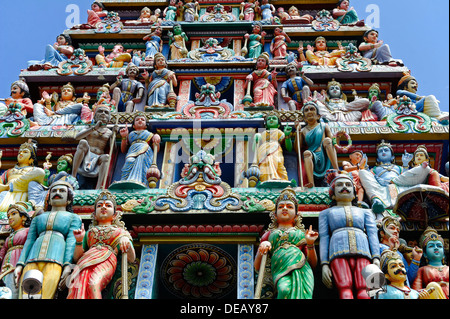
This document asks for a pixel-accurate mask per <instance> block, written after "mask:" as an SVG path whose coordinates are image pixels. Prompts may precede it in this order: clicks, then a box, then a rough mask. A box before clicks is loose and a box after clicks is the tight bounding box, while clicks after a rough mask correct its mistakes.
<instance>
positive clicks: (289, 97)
mask: <svg viewBox="0 0 450 319" xmlns="http://www.w3.org/2000/svg"><path fill="white" fill-rule="evenodd" d="M299 73H300V74H299ZM286 75H287V76H288V79H287V80H286V81H285V82H283V84H282V85H281V90H280V93H281V97H282V98H283V100H284V101H285V102H286V103H287V104H288V107H289V110H291V111H295V110H299V109H301V108H302V106H303V104H304V103H305V101H306V100H308V99H309V98H310V95H311V90H310V86H311V85H313V84H314V82H313V81H312V80H311V79H310V78H308V77H307V76H306V75H305V73H304V72H303V71H302V64H301V63H297V62H296V61H292V62H290V63H288V65H286Z"/></svg>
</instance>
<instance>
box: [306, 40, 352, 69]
mask: <svg viewBox="0 0 450 319" xmlns="http://www.w3.org/2000/svg"><path fill="white" fill-rule="evenodd" d="M314 45H315V46H311V45H308V46H307V47H306V52H305V53H303V42H301V43H300V46H299V54H300V56H299V58H300V61H307V62H309V64H311V65H316V66H323V67H335V66H336V60H337V59H338V58H340V57H341V56H342V55H343V54H345V52H346V50H345V48H344V47H343V46H342V45H341V43H340V42H338V46H339V47H338V49H337V50H333V51H331V52H329V51H328V50H327V40H326V39H325V38H324V37H322V36H320V37H317V38H316V40H315V41H314Z"/></svg>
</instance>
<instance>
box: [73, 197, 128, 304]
mask: <svg viewBox="0 0 450 319" xmlns="http://www.w3.org/2000/svg"><path fill="white" fill-rule="evenodd" d="M116 207H117V205H116V199H115V196H114V195H113V194H111V193H110V192H109V191H102V192H101V193H100V194H99V195H98V197H97V199H96V201H95V203H94V213H93V214H92V223H91V225H90V227H89V229H88V231H87V232H86V231H85V230H84V226H83V224H82V225H81V228H79V229H76V230H74V231H73V235H74V237H75V240H76V244H75V250H74V252H73V259H74V262H76V266H75V268H74V271H73V273H72V275H71V276H70V283H69V293H68V295H67V299H102V291H103V290H104V289H105V288H106V286H107V285H108V284H109V283H110V282H111V280H112V278H113V277H114V273H115V271H116V269H117V264H118V260H119V252H120V253H121V256H120V258H127V259H128V262H130V263H132V262H134V260H135V259H136V253H135V251H134V247H133V240H132V238H131V235H130V234H129V233H128V231H127V230H126V228H125V224H124V223H123V222H122V221H121V220H120V217H121V215H122V213H121V212H120V211H118V210H117V209H116Z"/></svg>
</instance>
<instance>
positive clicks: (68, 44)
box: [28, 34, 74, 71]
mask: <svg viewBox="0 0 450 319" xmlns="http://www.w3.org/2000/svg"><path fill="white" fill-rule="evenodd" d="M73 52H74V48H73V46H72V40H71V39H70V36H69V35H66V34H60V35H58V36H57V37H56V42H55V43H54V44H53V45H50V44H49V45H47V47H46V48H45V58H44V59H43V60H39V61H34V60H33V61H28V70H30V71H37V70H41V69H44V70H50V69H52V68H56V67H58V64H59V63H60V62H62V61H67V60H68V59H70V57H71V56H72V54H73Z"/></svg>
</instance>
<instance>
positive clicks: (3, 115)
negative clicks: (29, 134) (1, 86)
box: [0, 80, 33, 121]
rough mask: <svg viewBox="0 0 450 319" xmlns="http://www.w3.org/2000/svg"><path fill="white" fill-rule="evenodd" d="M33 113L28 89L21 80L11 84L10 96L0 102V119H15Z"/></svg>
mask: <svg viewBox="0 0 450 319" xmlns="http://www.w3.org/2000/svg"><path fill="white" fill-rule="evenodd" d="M31 114H33V102H32V101H31V99H30V89H29V88H28V85H27V83H26V82H25V81H23V80H18V81H15V82H13V83H12V84H11V97H10V98H7V99H5V103H4V104H3V103H0V120H5V121H8V120H15V119H19V118H22V117H24V116H27V115H28V116H30V115H31Z"/></svg>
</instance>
